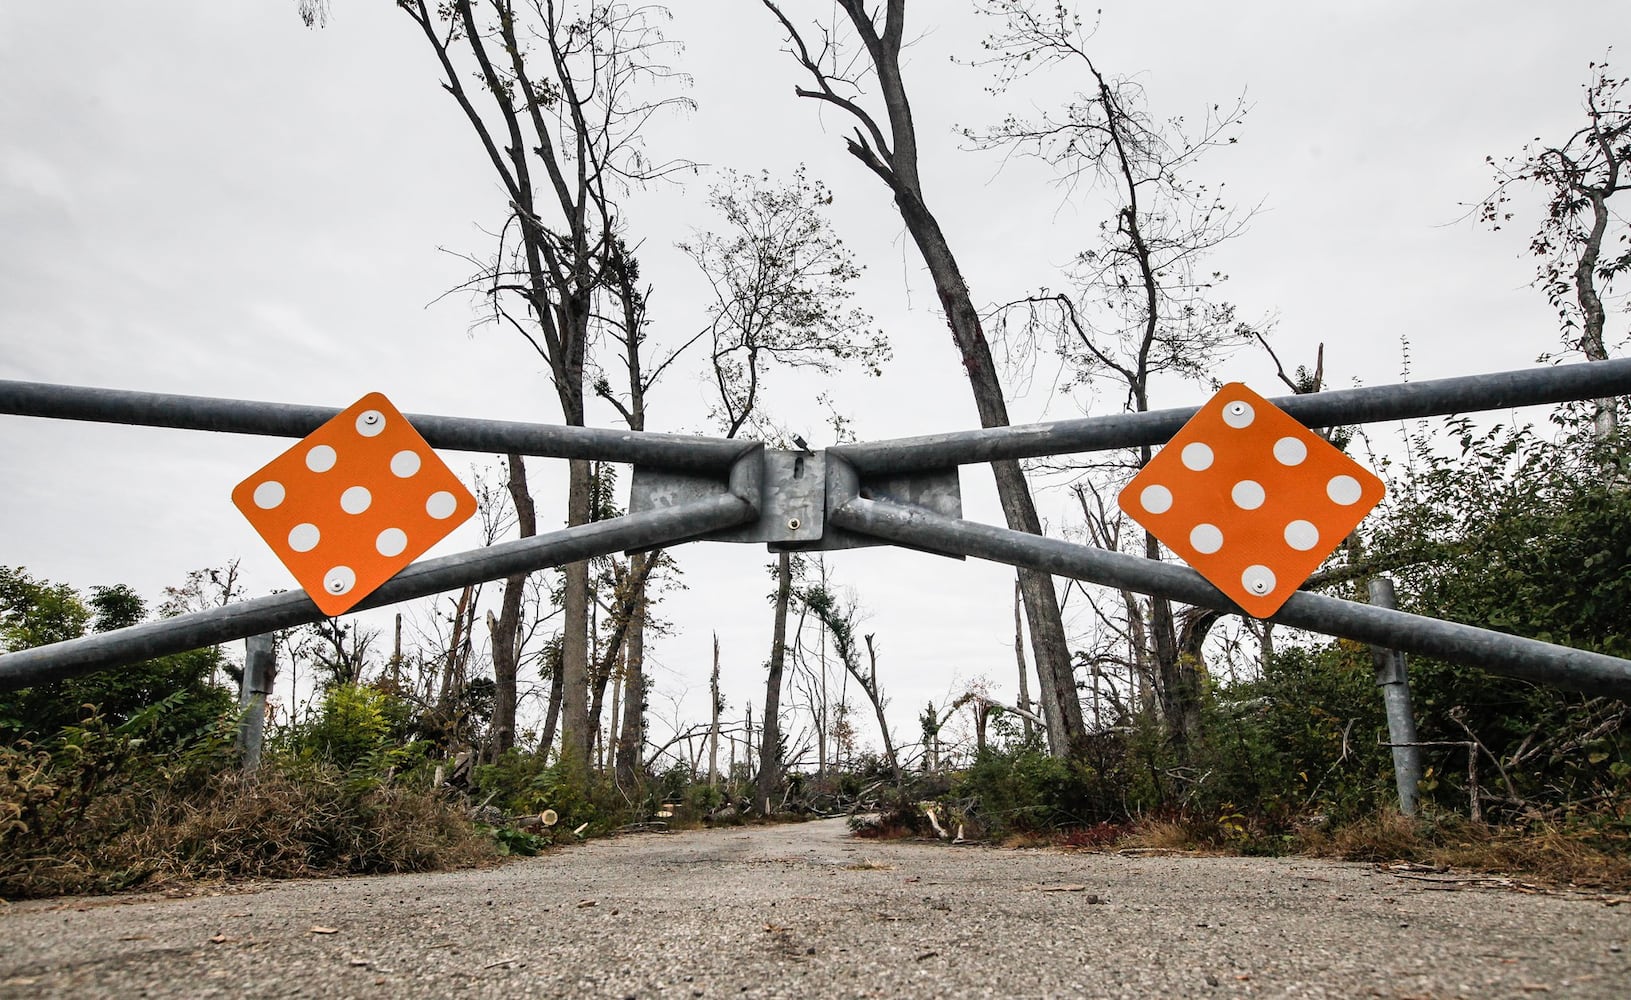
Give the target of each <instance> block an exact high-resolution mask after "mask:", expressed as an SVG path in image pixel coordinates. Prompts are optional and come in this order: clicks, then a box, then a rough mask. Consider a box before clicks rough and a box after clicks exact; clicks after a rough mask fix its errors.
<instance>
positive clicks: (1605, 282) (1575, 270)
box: [1476, 61, 1631, 441]
mask: <svg viewBox="0 0 1631 1000" xmlns="http://www.w3.org/2000/svg"><path fill="white" fill-rule="evenodd" d="M1590 68H1591V81H1590V82H1589V83H1587V84H1586V85H1585V86H1584V87H1583V88H1582V89H1583V90H1584V91H1585V96H1584V101H1583V103H1584V106H1585V112H1586V124H1585V125H1583V126H1581V127H1580V129H1578V130H1577V131H1576V132H1575V133H1574V134H1573V135H1571V136H1569V138H1568V139H1567V140H1566V141H1564V142H1563V143H1562V144H1561V145H1555V146H1554V145H1547V144H1545V143H1544V142H1542V140H1540V139H1536V140H1535V141H1534V142H1532V143H1529V144H1528V145H1526V146H1524V148H1523V152H1522V153H1521V154H1519V155H1518V156H1514V157H1508V158H1506V159H1505V160H1503V161H1501V162H1499V163H1497V162H1496V160H1495V158H1494V157H1487V158H1486V159H1487V162H1488V163H1489V165H1490V166H1491V167H1492V168H1494V170H1495V181H1496V185H1495V190H1494V191H1492V192H1490V194H1489V195H1488V196H1486V197H1485V198H1484V200H1483V201H1481V202H1480V203H1479V204H1478V206H1477V209H1476V211H1477V214H1478V218H1479V220H1480V221H1482V222H1484V223H1487V224H1488V225H1489V226H1491V227H1492V228H1494V229H1500V228H1501V227H1502V226H1504V225H1505V224H1506V223H1508V222H1511V221H1512V217H1513V212H1512V206H1511V197H1512V191H1513V189H1514V188H1517V187H1534V188H1539V189H1540V190H1541V192H1542V193H1543V194H1544V195H1545V196H1546V199H1547V200H1546V209H1545V215H1544V217H1543V219H1542V221H1541V224H1540V228H1539V229H1537V230H1536V231H1535V235H1534V236H1533V237H1532V238H1531V239H1530V241H1529V252H1530V253H1531V254H1533V255H1534V256H1535V257H1537V258H1539V262H1538V264H1537V266H1536V274H1535V283H1536V284H1538V285H1539V286H1540V287H1541V289H1542V290H1543V291H1544V292H1545V293H1546V299H1547V301H1548V302H1550V303H1551V304H1552V306H1553V308H1555V309H1556V310H1557V315H1558V319H1559V321H1560V322H1561V323H1562V326H1563V336H1564V341H1565V343H1566V344H1567V345H1568V348H1569V350H1571V351H1579V352H1580V353H1581V354H1583V355H1585V356H1586V359H1587V360H1589V361H1606V360H1607V359H1608V356H1609V355H1608V343H1607V341H1606V340H1605V339H1604V327H1605V325H1606V322H1607V317H1608V311H1607V309H1606V307H1605V306H1604V304H1603V297H1604V295H1606V294H1608V292H1609V290H1610V287H1611V286H1612V285H1613V282H1614V279H1615V278H1617V277H1619V276H1620V275H1622V274H1624V273H1626V271H1628V270H1631V230H1628V229H1627V226H1626V224H1625V220H1624V218H1623V217H1622V216H1617V215H1616V214H1615V213H1614V212H1613V210H1612V209H1611V208H1610V207H1609V199H1611V198H1613V197H1614V196H1615V195H1616V194H1618V193H1620V192H1621V191H1624V190H1626V189H1627V188H1628V187H1631V103H1628V101H1627V94H1626V92H1625V87H1626V84H1627V82H1628V81H1631V78H1628V77H1623V76H1622V77H1614V76H1610V75H1609V71H1608V63H1607V62H1606V61H1604V62H1594V63H1591V64H1590ZM1615 243H1618V244H1619V246H1620V247H1621V248H1622V249H1621V250H1620V251H1619V253H1618V254H1616V253H1615V252H1614V251H1613V250H1609V251H1608V253H1607V256H1605V254H1604V251H1605V247H1612V246H1613V245H1614V244H1615ZM1593 409H1594V412H1593V414H1592V431H1593V434H1594V436H1595V437H1596V438H1597V440H1599V441H1601V440H1605V439H1607V438H1609V437H1611V436H1612V435H1613V434H1614V432H1615V431H1616V429H1617V428H1618V426H1619V412H1618V402H1617V400H1615V399H1613V398H1608V399H1599V400H1596V401H1595V402H1594V403H1593Z"/></svg>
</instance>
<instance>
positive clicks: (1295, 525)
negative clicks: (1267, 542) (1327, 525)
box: [1286, 521, 1320, 552]
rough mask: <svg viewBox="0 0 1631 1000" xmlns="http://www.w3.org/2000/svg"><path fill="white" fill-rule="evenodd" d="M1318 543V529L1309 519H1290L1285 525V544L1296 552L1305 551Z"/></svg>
mask: <svg viewBox="0 0 1631 1000" xmlns="http://www.w3.org/2000/svg"><path fill="white" fill-rule="evenodd" d="M1319 543H1320V529H1318V528H1316V527H1314V525H1313V523H1312V522H1310V521H1292V522H1291V523H1290V524H1288V525H1286V544H1287V545H1289V546H1291V547H1292V548H1294V549H1296V550H1297V551H1298V552H1307V551H1308V550H1309V549H1311V548H1313V547H1314V546H1316V545H1318V544H1319Z"/></svg>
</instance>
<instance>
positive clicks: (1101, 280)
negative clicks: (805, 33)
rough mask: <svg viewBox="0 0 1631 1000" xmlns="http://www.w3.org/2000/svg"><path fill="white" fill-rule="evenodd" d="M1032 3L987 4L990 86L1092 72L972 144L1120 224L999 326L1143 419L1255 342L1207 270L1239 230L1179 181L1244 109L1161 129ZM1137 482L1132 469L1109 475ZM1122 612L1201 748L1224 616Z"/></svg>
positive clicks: (1138, 460) (1060, 24)
mask: <svg viewBox="0 0 1631 1000" xmlns="http://www.w3.org/2000/svg"><path fill="white" fill-rule="evenodd" d="M1039 6H1040V5H1038V4H1035V3H1033V2H1031V0H982V2H981V3H980V4H979V9H980V10H982V11H983V12H985V13H986V14H988V15H991V16H992V17H994V18H995V19H996V20H997V22H998V25H999V26H998V28H997V29H996V31H995V32H994V33H993V34H992V35H991V36H990V37H989V38H988V39H987V41H986V44H985V48H986V51H987V52H988V53H989V54H990V55H989V58H988V59H986V60H984V64H985V65H989V66H991V67H992V68H993V69H994V70H995V75H996V78H995V83H994V85H993V88H992V89H993V90H994V91H997V92H1000V91H1002V90H1003V89H1004V88H1006V87H1007V86H1008V85H1009V84H1010V83H1012V82H1013V81H1014V80H1015V79H1017V78H1019V77H1021V76H1028V75H1031V74H1034V73H1037V72H1039V71H1041V70H1044V69H1048V68H1052V67H1061V68H1065V69H1068V70H1074V71H1076V72H1078V73H1081V74H1083V75H1082V77H1081V79H1082V81H1083V82H1084V83H1085V86H1084V87H1083V89H1082V90H1081V91H1079V92H1077V93H1076V94H1075V95H1074V96H1073V97H1072V98H1071V99H1070V100H1068V101H1067V102H1066V103H1065V104H1064V106H1063V108H1061V109H1059V110H1057V111H1043V112H1041V113H1040V114H1039V115H1038V116H1037V117H1035V118H1030V119H1027V118H1021V117H1018V116H1010V117H1008V118H1006V119H1005V120H1003V121H1002V122H1000V123H999V124H997V125H996V126H994V127H992V128H990V129H987V130H984V131H981V132H975V131H972V130H970V131H966V132H965V135H967V137H968V138H969V139H970V140H971V141H972V142H973V143H974V144H975V145H976V146H977V147H979V148H987V149H1003V150H1008V151H1017V152H1018V153H1019V154H1021V155H1027V156H1032V157H1035V158H1037V159H1039V160H1041V161H1042V162H1044V163H1046V164H1047V165H1049V166H1050V167H1052V168H1053V169H1054V170H1055V171H1056V173H1057V175H1058V177H1059V179H1060V181H1061V183H1062V184H1063V185H1064V186H1065V187H1066V189H1067V190H1068V191H1069V192H1071V193H1072V194H1073V195H1075V194H1081V195H1087V194H1092V193H1095V192H1102V193H1103V194H1104V196H1105V197H1106V198H1107V200H1108V203H1109V205H1110V207H1111V209H1112V214H1111V216H1110V218H1108V219H1107V220H1106V221H1105V222H1103V223H1102V224H1101V225H1100V227H1099V241H1098V243H1097V244H1096V245H1094V246H1092V247H1090V248H1088V249H1085V250H1083V251H1081V252H1080V253H1079V254H1078V255H1077V257H1076V259H1075V262H1074V266H1073V268H1072V273H1071V278H1072V280H1073V282H1074V283H1075V284H1076V286H1077V292H1076V294H1075V295H1067V294H1063V293H1048V292H1046V291H1043V292H1041V293H1038V294H1036V295H1032V296H1027V297H1026V298H1025V299H1023V300H1020V301H1019V302H1015V303H1010V304H1009V305H1008V306H1006V307H1004V310H1003V315H1004V318H1005V320H1006V319H1007V317H1008V315H1009V314H1010V313H1012V312H1014V311H1018V312H1019V313H1020V315H1021V317H1022V320H1023V321H1022V323H1021V324H1020V330H1021V331H1022V332H1023V333H1024V334H1026V335H1029V336H1033V337H1034V336H1037V335H1038V334H1039V333H1045V334H1048V335H1051V336H1052V337H1053V339H1054V344H1055V346H1056V349H1057V350H1058V351H1059V353H1060V354H1061V355H1062V356H1063V357H1064V358H1065V360H1066V361H1067V362H1068V363H1069V366H1070V370H1071V372H1072V377H1073V378H1075V379H1078V380H1099V379H1106V378H1107V379H1110V380H1113V381H1114V382H1116V383H1119V386H1120V388H1121V390H1122V391H1123V392H1124V393H1125V400H1126V403H1125V405H1126V407H1127V409H1130V410H1133V411H1137V412H1142V411H1145V410H1148V409H1149V408H1150V398H1151V394H1152V392H1153V391H1154V389H1155V388H1156V385H1157V383H1158V382H1159V381H1160V380H1161V379H1163V378H1175V379H1179V380H1187V381H1191V382H1199V383H1201V384H1203V385H1205V384H1208V383H1209V382H1210V381H1211V376H1210V369H1211V366H1212V365H1214V364H1216V363H1217V361H1218V360H1219V358H1220V357H1222V356H1223V355H1225V354H1227V353H1228V352H1230V351H1233V350H1236V349H1239V348H1240V347H1243V346H1245V345H1247V344H1248V343H1251V342H1252V341H1253V340H1254V332H1253V331H1252V329H1251V328H1250V327H1248V326H1247V325H1245V324H1243V323H1240V322H1239V321H1237V320H1236V318H1235V313H1234V309H1233V307H1232V306H1230V305H1228V304H1227V303H1222V302H1218V301H1216V300H1215V299H1214V298H1213V295H1214V292H1215V287H1216V285H1217V284H1219V283H1220V282H1221V281H1222V280H1223V279H1224V276H1223V275H1221V274H1219V273H1217V272H1207V271H1205V270H1204V269H1203V268H1202V267H1201V264H1202V262H1203V260H1204V257H1205V255H1206V253H1207V252H1208V251H1210V250H1212V249H1214V248H1216V247H1217V246H1218V245H1219V244H1220V243H1222V242H1223V241H1225V240H1227V239H1229V238H1231V237H1233V236H1235V235H1237V234H1238V233H1239V232H1240V230H1241V228H1242V227H1243V226H1244V225H1245V218H1244V217H1242V216H1241V215H1239V214H1237V213H1235V212H1234V211H1232V210H1231V209H1230V208H1229V206H1228V205H1227V204H1226V203H1225V202H1224V200H1223V198H1222V197H1221V194H1220V192H1219V190H1214V189H1212V188H1209V187H1208V186H1207V185H1204V184H1198V183H1194V182H1191V181H1189V180H1187V179H1186V177H1185V171H1186V170H1187V169H1188V168H1190V167H1192V166H1193V164H1194V163H1195V161H1196V160H1197V159H1198V158H1199V157H1200V156H1201V155H1203V154H1204V153H1205V152H1207V151H1209V150H1211V149H1215V148H1217V147H1219V146H1225V145H1229V144H1231V143H1233V142H1234V141H1235V137H1234V132H1235V131H1236V130H1237V128H1238V126H1239V125H1240V123H1241V122H1242V120H1243V119H1244V117H1245V113H1246V108H1245V106H1244V104H1242V103H1236V104H1234V105H1233V106H1231V107H1228V108H1225V107H1224V106H1221V105H1214V106H1212V107H1210V108H1208V109H1207V111H1206V113H1205V114H1204V116H1203V117H1202V119H1201V120H1200V122H1199V124H1198V125H1197V126H1195V127H1193V128H1191V129H1187V130H1186V127H1185V125H1184V123H1183V122H1182V121H1181V120H1173V121H1169V122H1166V123H1161V122H1158V121H1157V120H1155V119H1154V118H1153V117H1152V116H1151V115H1150V114H1149V112H1148V110H1147V108H1146V105H1145V102H1144V99H1143V91H1142V89H1141V88H1140V87H1138V86H1137V85H1136V84H1134V83H1133V82H1131V81H1129V80H1125V79H1116V78H1112V77H1110V76H1109V75H1107V74H1106V73H1105V72H1104V71H1103V70H1101V69H1100V67H1099V65H1098V64H1097V63H1096V62H1095V61H1094V59H1093V57H1092V56H1091V55H1090V54H1089V53H1088V51H1087V47H1086V41H1087V36H1086V33H1085V32H1084V31H1083V28H1082V24H1081V21H1080V19H1079V18H1078V17H1077V16H1076V15H1075V14H1074V13H1073V12H1072V11H1071V10H1070V9H1068V8H1067V7H1066V6H1065V5H1063V4H1051V5H1047V6H1046V7H1045V8H1044V12H1042V13H1039V12H1038V9H1037V8H1038V7H1039ZM1220 188H1221V185H1220ZM1248 215H1249V213H1248ZM1151 455H1152V449H1151V448H1150V447H1149V446H1148V445H1146V446H1143V447H1141V448H1140V449H1138V451H1137V453H1136V454H1135V455H1134V456H1133V461H1132V463H1131V464H1132V465H1133V466H1134V467H1136V468H1142V467H1143V466H1144V465H1145V464H1147V463H1148V462H1149V460H1150V458H1151ZM1130 471H1132V470H1131V469H1128V468H1126V467H1125V466H1124V467H1123V468H1121V469H1117V470H1114V474H1117V475H1126V474H1127V473H1128V472H1130ZM1084 507H1085V503H1084ZM1142 550H1143V554H1144V555H1145V556H1146V557H1147V558H1150V559H1160V558H1162V552H1163V550H1162V547H1161V545H1160V543H1159V542H1158V541H1157V540H1156V538H1155V536H1154V535H1152V534H1149V533H1148V532H1145V533H1144V535H1143V544H1142ZM1122 603H1123V605H1124V607H1125V609H1126V611H1127V614H1128V616H1129V618H1130V619H1133V618H1140V619H1144V620H1143V621H1139V622H1136V623H1133V624H1131V625H1130V630H1131V631H1132V632H1134V633H1135V634H1138V635H1139V637H1140V638H1141V639H1145V640H1147V641H1148V642H1149V644H1150V652H1151V654H1152V659H1153V665H1154V667H1155V681H1156V684H1155V687H1156V691H1157V694H1158V695H1159V698H1160V704H1161V709H1162V714H1163V717H1164V718H1165V719H1166V722H1167V726H1168V733H1169V735H1170V736H1171V737H1172V738H1173V739H1174V741H1176V742H1179V743H1187V742H1189V741H1192V740H1194V739H1195V738H1197V737H1198V735H1199V729H1200V696H1201V689H1202V685H1201V683H1200V671H1201V670H1202V669H1203V667H1202V663H1201V661H1200V658H1199V655H1198V651H1199V645H1200V643H1201V642H1204V639H1205V634H1206V629H1208V628H1210V625H1211V623H1212V622H1213V621H1215V620H1216V618H1215V616H1206V615H1201V614H1197V613H1192V612H1190V611H1187V610H1186V611H1181V612H1175V611H1174V608H1173V606H1172V603H1171V602H1170V601H1169V600H1167V599H1166V598H1163V597H1150V598H1147V599H1143V598H1135V596H1134V595H1132V594H1126V593H1124V594H1123V595H1122ZM1189 650H1193V651H1194V654H1193V655H1191V654H1190V653H1189V652H1186V651H1189Z"/></svg>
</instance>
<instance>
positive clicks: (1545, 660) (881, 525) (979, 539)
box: [827, 497, 1631, 698]
mask: <svg viewBox="0 0 1631 1000" xmlns="http://www.w3.org/2000/svg"><path fill="white" fill-rule="evenodd" d="M827 517H828V521H829V523H831V524H835V525H837V526H839V527H841V528H844V529H846V530H848V531H857V532H862V533H864V534H868V535H872V536H874V537H876V538H882V539H885V540H887V541H891V542H895V543H898V544H900V545H907V546H911V547H914V548H919V549H927V550H929V551H933V552H943V553H948V554H960V555H969V556H973V557H975V558H976V559H987V560H990V561H992V562H1000V563H1007V564H1008V565H1011V566H1024V567H1028V568H1030V569H1038V570H1043V571H1045V572H1048V573H1051V574H1053V575H1055V576H1068V577H1075V578H1076V579H1080V580H1086V581H1089V582H1091V583H1098V584H1104V585H1106V586H1111V587H1118V588H1124V589H1127V590H1134V591H1138V592H1139V593H1144V594H1157V595H1160V596H1163V597H1170V598H1173V599H1175V600H1180V601H1184V602H1186V603H1189V604H1194V605H1198V606H1200V607H1208V608H1218V609H1221V610H1224V611H1233V612H1235V613H1237V614H1244V612H1242V611H1240V609H1239V608H1238V607H1236V606H1235V604H1234V602H1233V601H1230V600H1229V599H1228V598H1227V597H1225V596H1224V595H1223V592H1222V591H1220V590H1218V589H1217V588H1216V587H1214V586H1212V585H1211V584H1210V583H1207V582H1206V579H1205V578H1204V577H1202V576H1201V575H1200V574H1199V573H1197V572H1195V571H1194V570H1192V569H1189V568H1188V567H1185V566H1177V565H1173V564H1171V563H1162V562H1156V561H1154V560H1150V559H1142V558H1139V557H1137V556H1129V555H1124V554H1122V553H1120V552H1109V551H1106V550H1104V549H1096V548H1091V547H1089V546H1085V545H1076V544H1073V543H1071V542H1066V541H1061V540H1059V539H1056V538H1045V537H1042V536H1039V535H1030V534H1026V533H1025V532H1022V531H1010V530H1009V529H1007V528H998V527H993V526H992V525H988V524H980V523H978V522H974V521H961V520H958V519H956V518H950V517H943V516H941V515H939V514H934V513H931V512H929V511H926V510H922V509H920V508H916V507H902V506H900V505H897V504H891V503H885V502H882V501H877V500H867V499H864V498H861V497H855V498H853V499H850V500H848V501H846V502H845V503H843V504H841V505H840V506H839V507H838V508H837V509H836V510H833V511H832V512H831V513H829V514H828V515H827ZM1270 620H1271V621H1274V622H1277V623H1279V624H1282V625H1289V626H1291V627H1293V628H1300V629H1307V630H1309V631H1311V632H1322V633H1325V634H1326V635H1335V636H1343V637H1345V638H1349V639H1357V640H1359V641H1360V642H1367V643H1371V644H1373V645H1377V646H1383V647H1387V648H1389V649H1397V650H1400V651H1402V652H1406V653H1421V654H1424V655H1428V656H1433V657H1437V658H1439V659H1443V660H1449V661H1453V662H1457V663H1465V664H1468V665H1469V666H1475V667H1481V668H1483V669H1485V670H1488V671H1491V672H1492V673H1497V674H1505V675H1507V676H1509V677H1518V678H1522V679H1523V680H1528V681H1535V682H1537V683H1543V684H1550V685H1553V686H1556V687H1564V688H1572V689H1575V690H1580V691H1588V692H1592V693H1596V694H1607V695H1612V696H1614V697H1618V698H1631V660H1621V659H1618V658H1616V657H1613V656H1605V655H1603V654H1601V653H1591V652H1586V651H1585V650H1580V649H1570V648H1568V647H1567V646H1555V645H1552V644H1551V643H1547V642H1540V641H1537V640H1535V639H1524V638H1520V637H1518V636H1514V635H1506V634H1504V633H1501V632H1491V631H1489V630H1487V629H1481V628H1474V627H1473V626H1471V625H1459V624H1456V623H1455V622H1447V621H1441V620H1439V619H1437V618H1425V617H1423V616H1421V615H1412V614H1408V613H1406V612H1403V611H1392V610H1389V609H1387V608H1381V607H1377V606H1376V605H1372V604H1358V603H1355V602H1353V601H1344V600H1340V599H1338V598H1335V597H1326V596H1324V595H1321V594H1311V593H1308V592H1307V591H1298V592H1297V593H1295V594H1293V595H1291V598H1290V599H1289V600H1287V601H1286V603H1285V605H1284V606H1283V607H1282V608H1281V609H1280V611H1279V612H1278V613H1276V614H1275V615H1274V617H1273V618H1272V619H1270Z"/></svg>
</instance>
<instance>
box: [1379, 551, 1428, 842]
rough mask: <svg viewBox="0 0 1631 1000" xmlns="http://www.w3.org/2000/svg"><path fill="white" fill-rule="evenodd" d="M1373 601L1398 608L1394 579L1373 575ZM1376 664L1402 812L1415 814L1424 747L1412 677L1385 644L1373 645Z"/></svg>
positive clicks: (1390, 608)
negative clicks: (1413, 706) (1419, 739)
mask: <svg viewBox="0 0 1631 1000" xmlns="http://www.w3.org/2000/svg"><path fill="white" fill-rule="evenodd" d="M1370 602H1371V603H1372V604H1374V605H1376V606H1377V607H1379V608H1386V609H1388V610H1389V611H1392V610H1395V607H1394V606H1395V604H1396V597H1395V594H1394V590H1393V580H1392V579H1390V578H1389V577H1385V576H1375V577H1371V580H1370ZM1370 653H1371V661H1372V662H1373V663H1375V664H1376V685H1377V687H1380V688H1381V689H1382V705H1383V707H1384V708H1385V709H1386V710H1387V735H1388V743H1389V745H1391V746H1392V747H1393V781H1394V784H1395V785H1397V786H1398V789H1399V812H1401V813H1403V814H1404V815H1406V816H1414V815H1416V803H1417V800H1418V786H1419V785H1420V784H1421V748H1420V747H1419V746H1416V717H1415V715H1414V714H1412V712H1411V710H1410V678H1409V675H1408V674H1407V671H1406V666H1405V658H1404V654H1403V653H1401V652H1399V651H1398V650H1396V649H1388V648H1386V647H1383V646H1372V647H1371V648H1370Z"/></svg>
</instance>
